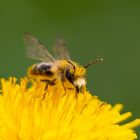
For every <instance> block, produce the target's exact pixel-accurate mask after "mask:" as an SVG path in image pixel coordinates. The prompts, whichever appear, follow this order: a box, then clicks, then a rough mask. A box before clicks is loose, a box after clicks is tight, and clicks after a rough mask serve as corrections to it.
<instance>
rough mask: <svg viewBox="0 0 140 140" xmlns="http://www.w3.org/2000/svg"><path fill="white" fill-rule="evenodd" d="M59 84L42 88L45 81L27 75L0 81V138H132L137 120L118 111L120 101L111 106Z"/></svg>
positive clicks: (124, 139) (48, 139)
mask: <svg viewBox="0 0 140 140" xmlns="http://www.w3.org/2000/svg"><path fill="white" fill-rule="evenodd" d="M61 87H62V85H61V84H60V83H58V84H56V85H54V86H50V87H49V88H48V89H47V90H44V89H45V83H43V82H39V81H37V82H32V83H31V81H29V80H27V79H26V78H24V79H22V80H21V81H20V83H19V84H18V83H17V82H16V79H15V78H10V79H9V80H5V79H2V80H1V93H2V94H1V95H0V140H134V139H136V138H137V135H136V134H135V132H134V130H133V128H134V127H136V126H138V125H140V119H136V120H134V121H132V122H129V123H127V124H122V125H120V122H122V121H124V120H126V119H127V118H129V117H130V116H131V113H130V112H127V113H124V114H120V111H121V109H122V105H121V104H117V105H115V106H111V105H110V104H107V103H105V102H102V101H100V100H99V99H98V98H97V97H96V96H93V95H91V94H90V93H89V92H88V91H87V90H86V89H84V90H85V91H84V93H83V94H81V93H79V94H75V92H73V90H70V89H67V90H66V91H65V90H64V89H63V88H61Z"/></svg>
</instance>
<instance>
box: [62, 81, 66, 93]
mask: <svg viewBox="0 0 140 140" xmlns="http://www.w3.org/2000/svg"><path fill="white" fill-rule="evenodd" d="M61 83H62V86H63V88H64V91H65V94H64V95H66V87H65V85H64V82H63V81H61Z"/></svg>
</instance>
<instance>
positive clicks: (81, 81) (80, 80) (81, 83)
mask: <svg viewBox="0 0 140 140" xmlns="http://www.w3.org/2000/svg"><path fill="white" fill-rule="evenodd" d="M74 85H75V86H79V87H81V86H85V85H86V80H85V79H84V78H78V79H76V80H75V81H74Z"/></svg>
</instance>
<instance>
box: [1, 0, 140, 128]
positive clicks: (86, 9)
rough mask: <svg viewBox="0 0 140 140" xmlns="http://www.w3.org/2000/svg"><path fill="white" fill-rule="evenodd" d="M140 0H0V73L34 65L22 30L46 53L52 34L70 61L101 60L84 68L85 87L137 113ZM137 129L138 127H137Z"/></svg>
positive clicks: (8, 73) (139, 114) (13, 73)
mask: <svg viewBox="0 0 140 140" xmlns="http://www.w3.org/2000/svg"><path fill="white" fill-rule="evenodd" d="M139 7H140V1H121V0H116V1H111V0H107V1H103V0H102V1H97V0H94V1H91V0H86V1H84V0H81V1H80V0H77V1H74V0H71V1H65V0H59V1H48V0H40V1H38V0H12V1H8V0H5V1H0V17H1V19H0V31H1V32H0V65H1V67H0V75H1V77H8V76H16V77H20V76H24V75H25V74H26V71H27V68H28V67H29V66H30V65H31V64H33V63H34V61H32V60H29V59H27V58H26V56H25V47H24V42H23V39H22V37H23V33H24V32H26V31H27V32H31V33H32V34H34V35H35V36H37V37H38V38H39V39H40V40H41V41H42V42H43V43H44V44H46V46H47V48H48V49H49V50H50V51H52V43H53V41H54V38H55V37H56V35H57V34H61V35H62V36H64V38H65V39H66V40H67V42H68V47H69V50H70V54H71V56H72V58H73V60H75V61H77V62H79V63H80V64H85V63H87V62H88V61H90V60H93V59H95V58H97V57H103V58H104V60H105V61H104V63H103V64H99V65H96V66H93V67H91V68H89V69H88V73H87V79H88V88H89V89H90V91H92V92H93V93H94V94H95V95H97V96H99V97H100V98H101V99H102V100H105V101H108V102H110V103H112V104H115V103H116V102H120V103H123V104H124V106H125V111H128V110H131V111H132V112H133V114H134V115H133V116H134V117H135V118H136V117H140V111H139V105H140V88H139V84H140V82H139V79H140V74H139V72H140V61H139V60H140V39H139V36H140V8H139ZM139 130H140V129H139Z"/></svg>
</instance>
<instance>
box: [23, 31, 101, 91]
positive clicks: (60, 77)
mask: <svg viewBox="0 0 140 140" xmlns="http://www.w3.org/2000/svg"><path fill="white" fill-rule="evenodd" d="M24 41H25V44H26V46H27V47H26V48H27V51H26V52H27V56H28V57H30V58H32V59H36V60H39V61H40V62H39V63H36V64H34V65H32V66H31V67H30V68H29V70H28V76H29V77H30V78H32V79H40V81H43V82H46V85H49V86H54V85H56V84H57V82H58V81H59V82H61V83H62V85H64V83H65V82H69V83H70V84H72V86H73V87H74V89H75V91H76V92H77V93H78V92H82V90H81V89H83V87H85V86H86V79H85V77H86V68H87V67H88V66H90V65H92V64H95V63H99V62H102V61H103V59H102V58H99V59H97V60H95V61H91V62H90V63H88V64H86V65H84V66H81V65H79V64H77V63H76V62H74V61H72V60H71V58H70V55H69V53H68V50H67V47H66V42H65V40H64V39H63V38H58V39H57V40H56V41H55V43H54V56H55V57H54V56H53V55H52V54H51V53H49V51H48V50H47V48H46V47H44V45H42V43H41V42H40V41H38V40H37V39H36V37H34V36H32V35H31V34H29V33H25V35H24ZM64 89H66V87H65V86H64Z"/></svg>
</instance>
